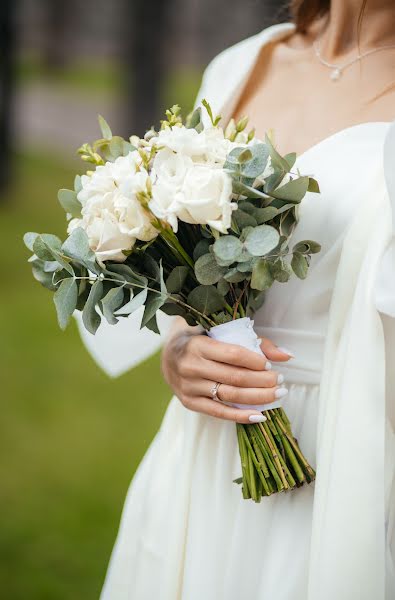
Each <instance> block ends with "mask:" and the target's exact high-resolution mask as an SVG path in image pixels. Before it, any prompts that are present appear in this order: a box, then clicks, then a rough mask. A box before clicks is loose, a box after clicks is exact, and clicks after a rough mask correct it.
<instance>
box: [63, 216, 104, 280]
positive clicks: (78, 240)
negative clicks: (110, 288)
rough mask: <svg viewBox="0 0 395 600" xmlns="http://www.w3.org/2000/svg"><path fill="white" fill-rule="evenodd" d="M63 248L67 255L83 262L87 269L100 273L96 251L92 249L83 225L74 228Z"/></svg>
mask: <svg viewBox="0 0 395 600" xmlns="http://www.w3.org/2000/svg"><path fill="white" fill-rule="evenodd" d="M62 250H63V252H64V254H65V255H66V256H69V257H70V258H72V259H74V260H76V261H78V262H80V263H82V264H83V265H84V266H85V267H86V268H87V269H89V270H90V271H92V272H93V273H96V274H97V275H98V274H99V273H100V269H99V268H98V266H97V265H96V257H95V253H94V252H93V251H92V250H91V249H90V246H89V240H88V236H87V234H86V231H85V230H84V229H82V227H77V228H76V229H74V230H73V231H72V232H71V234H70V235H69V237H68V238H67V240H66V241H65V242H64V243H63V246H62Z"/></svg>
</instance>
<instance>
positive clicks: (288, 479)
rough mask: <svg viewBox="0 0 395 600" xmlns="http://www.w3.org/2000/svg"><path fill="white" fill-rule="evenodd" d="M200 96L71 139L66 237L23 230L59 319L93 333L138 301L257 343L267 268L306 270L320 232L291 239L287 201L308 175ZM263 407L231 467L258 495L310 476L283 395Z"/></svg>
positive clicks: (293, 207) (245, 430) (274, 275)
mask: <svg viewBox="0 0 395 600" xmlns="http://www.w3.org/2000/svg"><path fill="white" fill-rule="evenodd" d="M203 106H204V109H205V110H206V111H207V113H208V116H209V118H210V121H211V124H210V126H206V127H205V126H204V125H203V120H202V112H201V111H202V109H201V108H198V109H197V110H195V111H194V112H193V113H192V114H190V115H189V116H188V118H187V119H186V121H185V123H184V122H183V120H182V118H181V116H180V108H179V107H178V106H173V107H172V108H171V109H170V110H168V111H166V120H164V121H162V123H161V127H160V129H159V130H158V131H155V130H154V129H151V130H150V131H148V132H147V133H146V135H145V136H144V138H138V137H137V136H132V137H130V138H129V139H128V140H125V139H123V138H122V137H120V136H113V135H112V133H111V130H110V128H109V126H108V124H107V123H106V122H105V121H104V119H102V118H101V117H99V122H100V126H101V130H102V138H101V139H99V140H97V141H95V142H94V143H93V144H92V145H90V144H84V145H83V146H81V148H80V149H79V151H78V152H79V154H80V155H81V158H82V160H83V161H85V162H87V163H91V168H90V170H88V171H87V172H86V173H85V174H84V175H82V176H79V175H77V177H76V178H75V182H74V189H73V190H66V189H63V190H60V191H59V194H58V198H59V202H60V204H61V205H62V207H63V208H64V210H65V211H66V213H67V219H68V229H67V233H68V237H67V239H66V240H65V241H64V242H62V241H61V240H60V239H59V238H58V237H57V236H55V235H52V234H48V233H43V234H38V233H31V232H30V233H27V234H26V235H25V238H24V241H25V244H26V246H27V247H28V248H29V249H30V250H31V251H32V252H33V256H32V257H31V258H30V262H31V264H32V269H33V275H34V277H35V278H36V279H37V280H38V281H39V282H40V283H41V284H42V285H44V286H45V287H47V288H49V289H50V290H52V291H53V292H54V302H55V306H56V310H57V316H58V321H59V325H60V327H61V328H62V329H64V328H65V327H66V325H67V324H68V322H69V320H70V317H71V315H72V314H73V312H74V311H75V310H80V311H82V320H83V323H84V325H85V327H86V328H87V330H88V331H90V332H91V333H92V334H94V333H95V332H96V330H97V328H98V327H99V325H100V322H101V320H102V318H104V319H105V320H106V321H107V322H108V323H110V324H115V323H117V321H118V319H120V318H124V317H127V316H128V315H130V314H131V313H132V312H134V311H135V310H137V309H138V308H140V307H142V306H144V313H143V318H142V323H141V326H142V327H148V328H149V329H151V330H153V331H158V328H157V323H156V313H157V311H158V310H162V311H163V312H165V313H167V314H169V315H180V316H182V317H184V319H185V320H186V322H187V323H188V324H190V325H201V326H203V328H204V329H205V330H206V331H207V332H208V334H209V335H211V336H212V337H216V338H217V339H222V340H223V341H233V342H234V343H239V344H241V345H244V346H246V347H248V348H251V349H253V350H254V351H257V352H261V350H260V347H259V341H258V339H257V336H256V335H255V333H254V331H253V328H252V325H253V322H252V321H251V320H250V317H251V316H252V315H253V314H254V312H255V311H256V310H257V309H258V308H259V307H260V306H261V305H262V303H263V301H264V297H265V291H266V290H267V289H268V288H270V286H271V285H272V284H273V283H274V282H281V283H285V282H287V281H288V280H289V278H290V277H291V275H292V273H294V274H295V275H296V276H297V277H299V278H301V279H304V278H305V277H306V275H307V272H308V267H309V262H310V258H311V255H312V254H313V253H315V252H318V251H319V250H320V246H319V244H317V243H316V242H314V241H311V240H305V241H303V242H299V243H297V244H296V245H294V246H293V247H292V249H290V245H289V244H290V238H291V235H292V232H293V230H294V228H295V226H296V224H297V208H298V204H299V203H300V202H301V201H302V199H303V197H304V196H305V194H306V193H307V192H318V191H319V188H318V184H317V182H316V181H315V180H314V179H312V178H311V177H309V176H304V175H301V174H300V173H299V172H298V171H294V170H293V167H294V163H295V160H296V155H295V154H294V153H292V154H287V155H286V156H281V155H280V154H279V153H278V152H277V151H276V149H275V147H274V145H273V143H272V139H271V137H270V136H266V139H265V142H260V141H258V140H257V139H256V138H255V136H254V132H253V131H250V132H249V133H247V132H246V127H247V119H246V118H244V119H242V120H240V121H239V122H238V123H235V122H234V121H233V120H231V121H230V122H229V123H228V125H227V126H226V128H225V129H223V128H221V127H220V125H219V122H220V117H215V116H214V115H213V114H212V110H211V107H210V105H209V104H208V103H207V102H206V101H203ZM269 408H270V410H269ZM260 409H262V411H263V412H264V414H265V416H266V418H267V420H266V421H265V422H263V423H256V424H250V425H241V424H237V437H238V442H239V448H240V457H241V471H242V477H240V479H237V480H235V481H236V482H237V483H242V492H243V496H244V498H252V499H253V500H254V501H256V502H259V501H260V499H261V497H262V496H269V495H271V494H273V493H275V492H279V491H284V490H290V489H293V488H295V487H298V486H300V485H302V484H303V483H304V482H311V481H313V479H314V478H315V472H314V470H313V469H312V467H311V466H310V465H309V463H308V462H307V460H306V458H305V457H304V455H303V454H302V451H301V450H300V448H299V445H298V443H297V441H296V439H295V438H294V436H293V435H292V431H291V426H290V423H289V421H288V419H287V416H286V414H285V412H284V410H283V409H282V408H281V406H280V403H279V402H277V403H273V405H270V407H268V406H267V405H266V406H262V407H260Z"/></svg>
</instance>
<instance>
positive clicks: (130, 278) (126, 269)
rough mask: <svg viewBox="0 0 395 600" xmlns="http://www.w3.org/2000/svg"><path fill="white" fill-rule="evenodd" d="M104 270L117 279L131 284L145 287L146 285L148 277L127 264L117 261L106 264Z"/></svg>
mask: <svg viewBox="0 0 395 600" xmlns="http://www.w3.org/2000/svg"><path fill="white" fill-rule="evenodd" d="M105 272H106V273H107V274H109V275H111V276H112V277H113V278H115V279H117V280H121V281H126V282H127V283H131V284H132V285H136V286H139V287H146V286H147V285H148V279H147V278H146V277H144V276H143V275H140V274H139V273H136V272H135V271H134V270H133V269H132V268H131V267H130V266H129V265H125V264H119V263H111V264H107V268H106V271H105Z"/></svg>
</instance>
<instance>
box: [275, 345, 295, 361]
mask: <svg viewBox="0 0 395 600" xmlns="http://www.w3.org/2000/svg"><path fill="white" fill-rule="evenodd" d="M277 350H280V352H284V354H288V356H290V357H291V358H295V354H294V353H293V352H291V350H288V348H284V347H280V346H278V347H277Z"/></svg>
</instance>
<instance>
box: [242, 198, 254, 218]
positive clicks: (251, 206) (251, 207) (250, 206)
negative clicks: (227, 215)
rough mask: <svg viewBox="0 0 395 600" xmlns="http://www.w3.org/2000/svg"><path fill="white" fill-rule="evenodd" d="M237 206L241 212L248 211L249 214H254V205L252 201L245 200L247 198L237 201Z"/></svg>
mask: <svg viewBox="0 0 395 600" xmlns="http://www.w3.org/2000/svg"><path fill="white" fill-rule="evenodd" d="M238 208H239V209H240V210H242V211H243V212H246V213H248V214H249V215H253V216H255V214H254V213H255V211H256V206H255V205H254V204H253V203H252V202H247V200H242V201H241V202H239V203H238Z"/></svg>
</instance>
